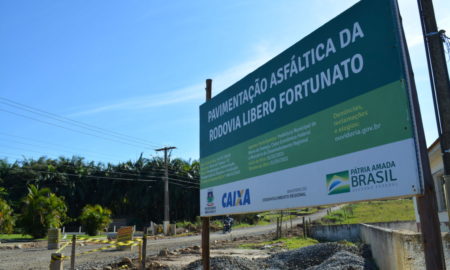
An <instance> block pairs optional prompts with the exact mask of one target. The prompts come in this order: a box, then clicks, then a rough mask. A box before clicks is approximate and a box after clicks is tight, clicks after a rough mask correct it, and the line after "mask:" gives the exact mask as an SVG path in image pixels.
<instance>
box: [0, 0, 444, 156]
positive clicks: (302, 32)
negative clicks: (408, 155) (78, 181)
mask: <svg viewBox="0 0 450 270" xmlns="http://www.w3.org/2000/svg"><path fill="white" fill-rule="evenodd" d="M356 2H357V1H355V0H317V1H306V0H303V1H294V0H286V1H268V0H266V1H144V0H141V1H105V0H103V1H100V0H99V1H44V0H41V1H31V0H29V1H23V0H15V1H7V0H0V36H1V42H0V123H1V129H0V158H3V157H8V159H9V160H10V161H14V160H15V159H21V158H22V157H23V156H25V157H28V158H30V157H32V158H37V157H39V156H43V155H45V156H48V157H58V156H61V155H63V156H72V155H80V156H83V157H86V159H87V160H94V161H102V162H113V163H116V162H118V161H126V160H129V159H132V160H134V159H136V158H137V157H138V156H139V154H140V153H141V152H143V153H144V156H146V157H151V156H156V155H158V154H156V152H155V151H154V149H155V148H157V147H161V146H165V145H168V146H176V147H177V148H178V149H176V150H175V151H174V152H173V156H175V157H181V158H183V159H190V158H191V159H198V156H199V149H198V147H199V146H198V145H199V144H198V140H199V134H198V130H199V124H198V122H199V119H198V106H199V105H200V104H201V103H203V101H204V81H205V79H206V78H212V79H213V95H214V94H217V93H219V92H220V91H222V90H224V89H225V88H227V87H228V86H230V85H231V84H233V83H234V82H236V81H237V80H239V79H240V78H241V77H243V76H245V75H246V74H248V73H250V72H251V71H253V70H254V69H256V68H257V67H258V66H260V65H262V64H264V63H265V62H266V61H267V60H269V59H271V58H272V57H274V56H276V55H277V54H279V53H280V52H282V51H283V50H284V49H286V48H288V47H289V46H291V45H292V44H294V43H295V42H297V41H298V40H300V39H301V38H303V37H304V36H306V35H307V34H309V33H310V32H312V31H314V30H315V29H316V28H318V27H319V26H321V25H322V24H324V23H326V22H327V21H328V20H330V19H332V18H333V17H335V16H337V15H338V14H339V13H341V12H342V11H344V10H345V9H347V8H349V7H350V6H351V5H353V4H354V3H356ZM399 3H400V9H401V13H402V16H403V18H404V23H405V31H406V35H407V41H408V44H409V49H410V53H411V58H412V63H413V69H414V72H415V76H416V84H417V87H418V92H419V99H420V103H421V110H422V116H423V121H424V124H425V132H426V138H427V143H428V144H431V143H432V142H433V141H434V140H435V139H436V137H437V132H436V123H435V120H434V111H433V107H432V100H431V95H430V88H429V79H428V72H427V67H426V62H425V54H424V49H423V42H422V36H421V27H420V23H419V17H418V11H417V4H416V1H412V0H401V1H399ZM434 5H435V10H436V16H437V18H438V26H439V27H440V28H443V29H450V2H449V1H448V0H435V1H434ZM12 102H16V103H12ZM21 104H22V105H27V106H31V107H32V108H37V109H40V110H43V111H45V112H50V113H53V114H55V115H51V116H49V115H46V114H45V113H44V112H42V111H41V112H40V114H37V113H36V111H34V112H32V111H33V109H31V108H29V107H23V106H22V105H21ZM58 116H62V117H65V118H63V119H61V118H58ZM52 117H53V118H52ZM56 119H60V120H63V121H57V120H56ZM67 119H72V120H75V121H80V122H82V123H86V124H89V125H90V126H89V128H90V129H87V127H86V126H81V124H79V122H69V120H67ZM49 123H50V124H49ZM55 125H57V126H55ZM61 126H62V127H61ZM98 127H99V128H102V130H101V131H100V132H99V130H97V131H95V130H96V128H98ZM74 130H77V131H78V132H75V131H74ZM105 130H108V132H109V131H112V132H116V133H114V134H111V133H107V132H106V131H105ZM79 132H82V133H79ZM118 133H120V134H123V135H126V137H125V136H122V135H119V134H118ZM88 134H91V135H88ZM108 134H109V135H108ZM92 135H94V136H92ZM130 136H132V137H133V138H131V137H130ZM106 138H109V139H106Z"/></svg>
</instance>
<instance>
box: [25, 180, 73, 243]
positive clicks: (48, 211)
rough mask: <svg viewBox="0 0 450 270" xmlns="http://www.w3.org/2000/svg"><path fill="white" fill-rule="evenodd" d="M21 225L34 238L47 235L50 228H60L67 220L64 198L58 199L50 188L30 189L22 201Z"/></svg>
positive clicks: (33, 187) (31, 186) (32, 186)
mask: <svg viewBox="0 0 450 270" xmlns="http://www.w3.org/2000/svg"><path fill="white" fill-rule="evenodd" d="M22 203H23V204H24V205H23V208H22V214H21V216H20V219H19V221H20V225H21V227H22V229H23V231H24V232H25V233H26V234H30V235H31V236H33V238H42V237H44V236H46V235H47V231H48V229H49V228H60V227H61V225H62V224H64V222H65V221H66V220H68V218H67V215H66V213H67V206H66V203H65V202H64V197H58V196H56V195H55V194H54V193H52V192H51V191H50V189H49V188H42V189H38V188H37V187H36V186H34V185H30V186H29V187H28V195H27V196H26V197H24V198H23V199H22Z"/></svg>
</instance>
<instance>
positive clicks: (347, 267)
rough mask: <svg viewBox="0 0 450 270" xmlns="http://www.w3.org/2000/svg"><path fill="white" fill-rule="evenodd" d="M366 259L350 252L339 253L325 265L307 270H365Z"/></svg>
mask: <svg viewBox="0 0 450 270" xmlns="http://www.w3.org/2000/svg"><path fill="white" fill-rule="evenodd" d="M364 267H365V260H364V258H362V257H360V256H358V255H356V254H353V253H350V252H348V251H339V252H337V253H336V254H334V255H333V256H331V257H330V258H328V259H327V260H326V261H324V262H323V263H321V264H319V265H316V266H312V267H309V268H307V270H365V269H367V268H364ZM368 269H370V268H368Z"/></svg>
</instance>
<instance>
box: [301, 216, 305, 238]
mask: <svg viewBox="0 0 450 270" xmlns="http://www.w3.org/2000/svg"><path fill="white" fill-rule="evenodd" d="M302 229H303V238H306V228H305V217H303V218H302Z"/></svg>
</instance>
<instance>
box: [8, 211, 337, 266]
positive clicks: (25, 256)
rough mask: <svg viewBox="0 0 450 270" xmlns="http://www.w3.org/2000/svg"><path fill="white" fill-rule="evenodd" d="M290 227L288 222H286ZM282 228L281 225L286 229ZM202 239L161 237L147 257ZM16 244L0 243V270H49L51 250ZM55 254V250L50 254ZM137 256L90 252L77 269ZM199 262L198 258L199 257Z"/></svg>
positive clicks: (259, 230)
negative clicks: (17, 245)
mask: <svg viewBox="0 0 450 270" xmlns="http://www.w3.org/2000/svg"><path fill="white" fill-rule="evenodd" d="M338 208H339V206H337V207H335V208H332V210H335V209H338ZM326 213H327V212H326V210H321V211H319V212H317V213H314V214H312V215H309V216H307V218H308V219H311V220H317V219H320V218H321V217H323V216H325V215H326ZM301 223H302V219H294V220H292V225H293V226H295V225H297V224H301ZM285 225H287V226H288V227H290V221H287V222H286V223H285ZM285 225H284V226H285ZM275 228H276V225H275V224H270V225H266V226H256V227H247V228H239V229H235V230H233V232H232V233H229V234H223V233H222V232H214V233H211V234H210V240H211V242H214V241H215V240H233V239H235V238H240V237H247V236H254V235H261V234H266V233H271V232H274V231H275ZM200 243H201V237H200V235H194V236H187V237H174V238H164V239H157V240H150V239H149V241H148V243H147V255H148V256H154V255H156V254H158V253H159V251H160V250H162V249H165V248H167V249H169V250H174V249H180V248H184V247H189V246H193V245H197V246H200ZM15 244H20V245H22V246H26V245H27V244H25V243H15ZM15 244H8V243H1V244H0V270H11V269H21V270H31V269H32V270H38V269H39V270H40V269H48V268H49V263H50V256H51V253H52V251H51V250H47V248H46V242H41V243H38V244H36V243H34V244H33V245H35V246H34V247H32V248H25V247H23V248H20V249H17V248H16V249H6V247H7V246H8V248H9V247H11V248H14V245H15ZM99 247H102V245H92V244H88V245H85V246H78V247H77V253H80V252H84V251H88V250H92V249H96V248H99ZM70 250H71V248H70V247H67V248H66V249H64V251H63V253H64V255H65V256H70ZM53 252H54V251H53ZM136 256H137V247H134V248H133V250H132V251H131V252H130V251H116V250H105V251H99V252H95V253H90V254H86V255H82V256H79V257H78V256H77V257H76V264H75V265H76V269H92V268H93V267H99V269H102V266H104V265H106V264H110V263H113V262H117V261H119V260H121V259H122V258H124V257H129V258H135V257H136ZM198 258H199V259H200V255H199V256H198ZM69 265H70V262H67V261H66V262H65V266H66V267H65V268H68V266H69Z"/></svg>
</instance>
